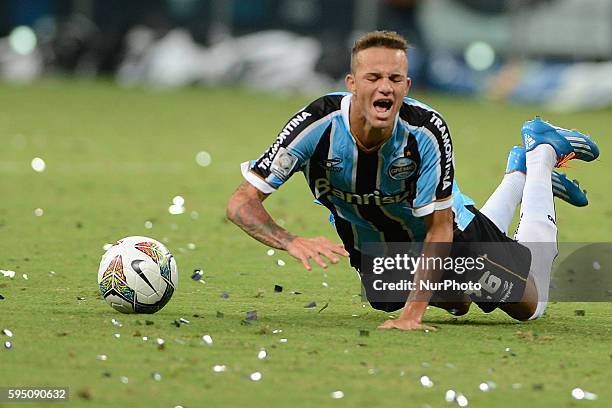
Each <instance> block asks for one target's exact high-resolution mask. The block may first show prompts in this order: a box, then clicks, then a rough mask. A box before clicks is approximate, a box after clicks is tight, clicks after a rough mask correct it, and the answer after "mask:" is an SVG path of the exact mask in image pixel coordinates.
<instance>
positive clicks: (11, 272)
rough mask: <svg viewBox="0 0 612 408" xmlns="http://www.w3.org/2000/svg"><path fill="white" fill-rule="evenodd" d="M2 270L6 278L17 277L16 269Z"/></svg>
mask: <svg viewBox="0 0 612 408" xmlns="http://www.w3.org/2000/svg"><path fill="white" fill-rule="evenodd" d="M0 272H1V273H2V275H4V277H5V278H11V279H13V278H14V277H15V271H5V270H0Z"/></svg>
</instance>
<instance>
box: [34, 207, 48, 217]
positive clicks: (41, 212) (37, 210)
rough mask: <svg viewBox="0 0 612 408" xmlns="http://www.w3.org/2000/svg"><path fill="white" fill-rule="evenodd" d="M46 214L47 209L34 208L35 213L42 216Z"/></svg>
mask: <svg viewBox="0 0 612 408" xmlns="http://www.w3.org/2000/svg"><path fill="white" fill-rule="evenodd" d="M44 214H45V211H44V210H43V209H42V208H36V209H35V210H34V215H35V216H37V217H42V216H43V215H44Z"/></svg>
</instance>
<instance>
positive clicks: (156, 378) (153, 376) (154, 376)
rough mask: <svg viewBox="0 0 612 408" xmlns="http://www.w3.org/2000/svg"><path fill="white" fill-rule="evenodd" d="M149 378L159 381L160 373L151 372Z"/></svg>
mask: <svg viewBox="0 0 612 408" xmlns="http://www.w3.org/2000/svg"><path fill="white" fill-rule="evenodd" d="M151 378H153V379H154V380H155V381H161V379H162V375H161V374H160V373H158V372H154V373H151Z"/></svg>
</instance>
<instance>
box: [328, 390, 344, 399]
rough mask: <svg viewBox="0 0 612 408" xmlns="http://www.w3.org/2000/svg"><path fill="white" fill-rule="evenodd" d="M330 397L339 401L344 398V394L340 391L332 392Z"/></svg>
mask: <svg viewBox="0 0 612 408" xmlns="http://www.w3.org/2000/svg"><path fill="white" fill-rule="evenodd" d="M331 397H332V398H333V399H341V398H344V393H343V392H342V391H334V392H332V393H331Z"/></svg>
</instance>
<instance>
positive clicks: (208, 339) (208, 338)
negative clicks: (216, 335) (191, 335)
mask: <svg viewBox="0 0 612 408" xmlns="http://www.w3.org/2000/svg"><path fill="white" fill-rule="evenodd" d="M202 341H203V342H204V343H206V344H208V345H209V346H210V345H212V344H213V339H212V337H211V336H210V335H208V334H205V335H204V336H202Z"/></svg>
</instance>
